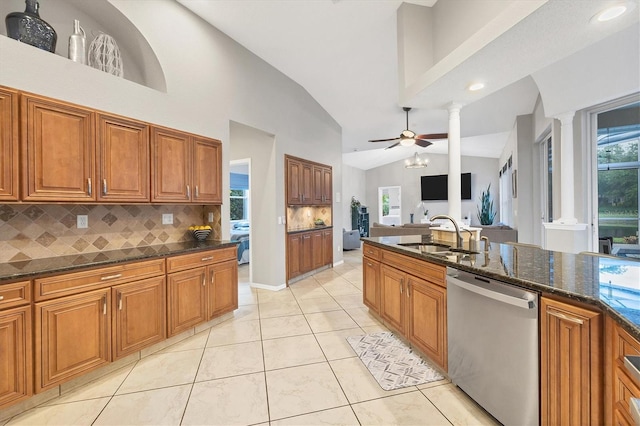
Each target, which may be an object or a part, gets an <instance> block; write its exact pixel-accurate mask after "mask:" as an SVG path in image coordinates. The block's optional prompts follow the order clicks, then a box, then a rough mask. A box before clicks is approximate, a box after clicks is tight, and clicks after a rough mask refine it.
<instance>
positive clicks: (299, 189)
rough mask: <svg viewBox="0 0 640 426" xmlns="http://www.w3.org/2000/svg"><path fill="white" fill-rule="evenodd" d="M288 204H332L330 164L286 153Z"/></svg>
mask: <svg viewBox="0 0 640 426" xmlns="http://www.w3.org/2000/svg"><path fill="white" fill-rule="evenodd" d="M285 170H286V177H285V179H286V189H287V205H311V206H322V205H331V193H332V185H333V177H332V169H331V167H330V166H326V165H323V164H318V163H313V162H311V161H307V160H303V159H301V158H296V157H291V156H288V155H285Z"/></svg>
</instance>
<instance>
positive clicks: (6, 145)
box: [0, 87, 20, 202]
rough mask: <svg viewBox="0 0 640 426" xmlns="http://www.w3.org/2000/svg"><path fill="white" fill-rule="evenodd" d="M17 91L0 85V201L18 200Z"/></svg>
mask: <svg viewBox="0 0 640 426" xmlns="http://www.w3.org/2000/svg"><path fill="white" fill-rule="evenodd" d="M19 124H20V123H19V120H18V92H17V91H15V90H11V89H8V88H5V87H0V201H4V202H6V201H18V200H19V199H20V194H19V192H18V191H19V185H18V182H19V176H20V173H19V170H20V168H19V154H18V151H19V149H18V147H19V139H18V134H19V133H18V129H19V127H20V126H19Z"/></svg>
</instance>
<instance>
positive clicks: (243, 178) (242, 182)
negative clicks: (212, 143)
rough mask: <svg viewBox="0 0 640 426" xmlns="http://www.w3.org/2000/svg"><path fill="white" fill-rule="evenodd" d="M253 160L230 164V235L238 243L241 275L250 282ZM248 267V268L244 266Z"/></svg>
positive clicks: (237, 161)
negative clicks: (251, 174) (251, 173)
mask: <svg viewBox="0 0 640 426" xmlns="http://www.w3.org/2000/svg"><path fill="white" fill-rule="evenodd" d="M250 172H251V159H248V158H247V159H242V160H233V161H230V162H229V190H230V193H229V233H230V240H231V241H238V242H239V243H238V266H239V271H238V272H239V274H241V275H245V276H243V277H241V279H246V280H247V281H249V282H250V280H251V272H250V269H251V268H250V266H249V265H247V264H248V263H250V261H251V187H250V182H251V176H250ZM243 265H246V266H243Z"/></svg>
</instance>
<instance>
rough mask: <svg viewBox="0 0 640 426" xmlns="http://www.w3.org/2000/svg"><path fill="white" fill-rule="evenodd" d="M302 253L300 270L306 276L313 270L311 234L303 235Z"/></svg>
mask: <svg viewBox="0 0 640 426" xmlns="http://www.w3.org/2000/svg"><path fill="white" fill-rule="evenodd" d="M301 236H302V252H301V253H300V270H301V271H302V273H303V274H304V273H305V272H309V271H311V270H313V246H312V243H313V238H312V236H313V234H312V233H311V232H304V233H302V235H301Z"/></svg>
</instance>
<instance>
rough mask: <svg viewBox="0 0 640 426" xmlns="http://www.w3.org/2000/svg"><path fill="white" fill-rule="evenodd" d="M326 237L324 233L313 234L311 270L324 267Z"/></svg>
mask: <svg viewBox="0 0 640 426" xmlns="http://www.w3.org/2000/svg"><path fill="white" fill-rule="evenodd" d="M323 251H324V237H323V232H322V231H318V232H312V233H311V268H310V270H314V269H318V268H320V267H322V265H324V252H323Z"/></svg>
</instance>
